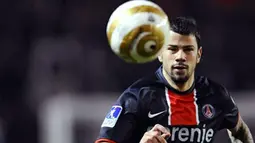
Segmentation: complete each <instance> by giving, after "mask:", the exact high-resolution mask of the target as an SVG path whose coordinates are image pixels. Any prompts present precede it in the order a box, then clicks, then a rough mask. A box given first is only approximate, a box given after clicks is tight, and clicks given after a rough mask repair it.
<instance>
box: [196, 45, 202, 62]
mask: <svg viewBox="0 0 255 143" xmlns="http://www.w3.org/2000/svg"><path fill="white" fill-rule="evenodd" d="M202 53H203V50H202V47H200V48H199V49H198V51H197V64H198V63H200V60H201V57H202Z"/></svg>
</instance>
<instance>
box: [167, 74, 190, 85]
mask: <svg viewBox="0 0 255 143" xmlns="http://www.w3.org/2000/svg"><path fill="white" fill-rule="evenodd" d="M171 78H172V80H173V81H174V82H175V83H177V84H181V83H185V82H187V81H188V80H189V77H188V76H174V77H171Z"/></svg>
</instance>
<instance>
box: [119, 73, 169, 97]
mask: <svg viewBox="0 0 255 143" xmlns="http://www.w3.org/2000/svg"><path fill="white" fill-rule="evenodd" d="M162 87H164V83H162V82H161V81H160V80H158V79H157V77H156V76H154V75H152V76H146V77H143V78H140V79H138V80H137V81H135V82H134V83H133V84H131V85H130V86H129V87H128V88H126V89H125V90H124V92H123V93H122V94H121V97H124V98H127V97H129V98H130V97H132V98H136V99H140V98H143V96H144V95H146V94H148V93H151V92H153V91H155V89H157V88H162Z"/></svg>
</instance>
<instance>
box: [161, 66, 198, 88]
mask: <svg viewBox="0 0 255 143" xmlns="http://www.w3.org/2000/svg"><path fill="white" fill-rule="evenodd" d="M162 70H163V76H164V77H165V78H166V80H167V82H168V84H170V85H171V86H172V87H173V88H174V89H176V90H178V91H180V92H184V91H187V90H189V89H190V88H191V86H192V84H193V82H194V79H195V78H194V73H193V74H192V75H191V76H190V78H189V79H188V80H187V81H186V82H185V83H182V84H176V83H175V82H174V81H173V80H172V79H171V77H170V76H169V75H168V74H167V72H166V71H165V70H164V68H163V69H162Z"/></svg>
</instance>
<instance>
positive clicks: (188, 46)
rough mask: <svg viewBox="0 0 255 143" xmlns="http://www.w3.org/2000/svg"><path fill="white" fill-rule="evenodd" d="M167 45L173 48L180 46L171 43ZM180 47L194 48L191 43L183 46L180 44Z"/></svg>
mask: <svg viewBox="0 0 255 143" xmlns="http://www.w3.org/2000/svg"><path fill="white" fill-rule="evenodd" d="M168 46H170V47H174V48H177V47H180V46H178V45H172V44H169V45H168ZM181 47H182V48H195V47H194V46H193V45H184V46H181Z"/></svg>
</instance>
